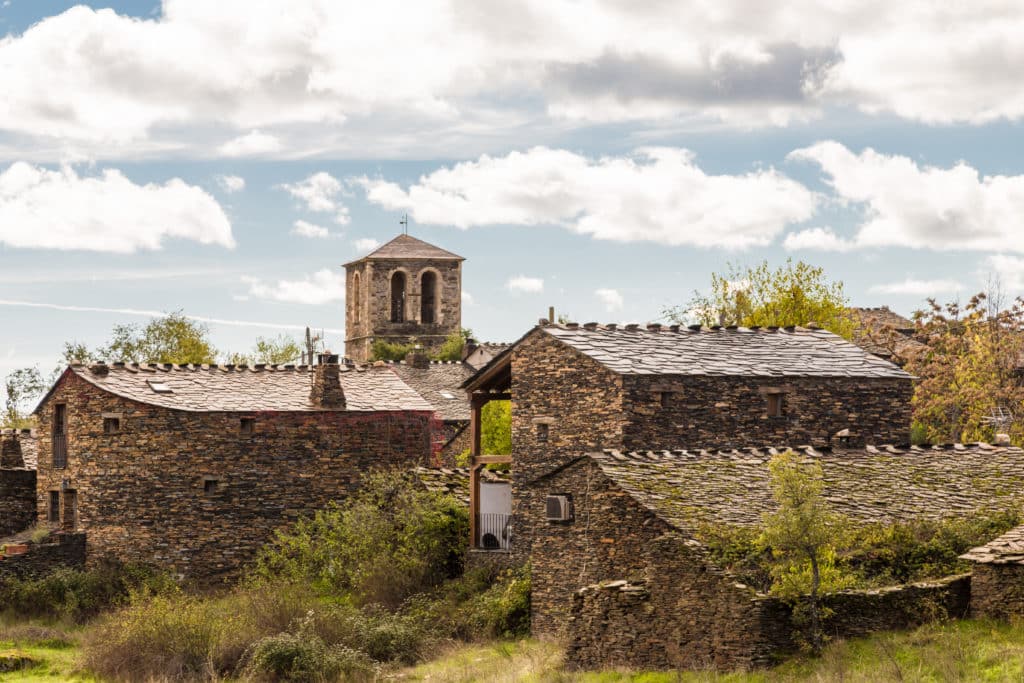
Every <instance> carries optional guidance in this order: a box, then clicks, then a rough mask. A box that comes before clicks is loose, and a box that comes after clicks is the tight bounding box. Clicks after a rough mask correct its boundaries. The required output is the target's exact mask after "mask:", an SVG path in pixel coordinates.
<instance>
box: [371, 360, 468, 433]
mask: <svg viewBox="0 0 1024 683" xmlns="http://www.w3.org/2000/svg"><path fill="white" fill-rule="evenodd" d="M388 367H389V368H391V370H392V371H393V372H394V373H395V374H396V375H398V376H399V378H401V380H402V381H403V382H405V383H406V384H408V385H409V386H410V387H412V389H413V390H414V391H415V392H416V393H418V394H419V395H420V396H422V397H423V400H425V401H426V402H427V403H429V404H430V405H432V406H434V409H435V410H436V411H437V413H438V415H440V416H441V419H442V420H469V418H470V407H469V399H468V398H467V397H466V392H465V390H463V389H460V388H459V387H460V386H461V385H462V383H463V382H465V381H466V380H467V379H469V378H470V377H472V375H473V373H474V372H475V370H473V368H471V367H469V366H468V365H465V364H463V363H458V362H451V363H443V362H436V361H435V362H432V363H431V364H430V365H429V366H427V367H425V368H417V367H413V366H412V365H407V364H405V363H389V364H388ZM449 397H450V398H449Z"/></svg>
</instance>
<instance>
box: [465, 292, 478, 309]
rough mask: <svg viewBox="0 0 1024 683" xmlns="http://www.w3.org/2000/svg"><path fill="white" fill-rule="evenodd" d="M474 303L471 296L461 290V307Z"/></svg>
mask: <svg viewBox="0 0 1024 683" xmlns="http://www.w3.org/2000/svg"><path fill="white" fill-rule="evenodd" d="M475 303H476V301H475V300H474V299H473V295H472V294H470V293H469V292H467V291H466V290H462V305H463V306H472V305H474V304H475Z"/></svg>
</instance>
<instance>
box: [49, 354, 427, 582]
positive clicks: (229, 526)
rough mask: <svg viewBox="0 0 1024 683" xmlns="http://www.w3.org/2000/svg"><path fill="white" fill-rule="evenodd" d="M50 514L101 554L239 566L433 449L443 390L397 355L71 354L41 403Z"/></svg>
mask: <svg viewBox="0 0 1024 683" xmlns="http://www.w3.org/2000/svg"><path fill="white" fill-rule="evenodd" d="M36 415H37V417H38V420H39V436H40V448H39V486H38V498H37V508H38V515H39V519H40V520H41V521H46V520H50V521H51V523H53V524H54V525H55V526H59V527H61V528H63V529H66V530H78V531H82V532H85V533H86V534H87V538H88V541H87V549H88V559H89V562H90V563H94V562H97V561H100V560H101V559H102V558H104V557H108V556H109V557H113V558H116V559H120V560H123V561H141V562H153V563H156V564H158V565H160V566H163V567H166V568H168V569H170V570H172V571H174V572H176V573H177V574H179V575H181V576H184V577H188V578H193V579H196V580H200V581H203V582H210V581H212V580H214V579H216V578H218V577H221V576H230V575H232V574H234V573H235V572H237V570H238V569H239V568H240V567H241V566H242V565H243V564H244V563H246V562H247V561H249V560H250V559H251V558H252V557H253V555H254V553H255V552H256V550H257V549H258V548H259V547H260V546H261V545H262V544H263V543H264V542H265V541H266V540H267V539H268V538H269V537H270V534H271V532H272V531H273V530H275V529H277V528H280V527H283V526H286V525H288V524H290V523H292V522H294V521H295V520H296V519H298V518H299V517H300V516H301V515H304V514H309V513H311V512H313V511H315V510H318V509H320V508H322V507H324V506H325V505H326V504H327V503H328V502H329V501H334V500H339V499H343V498H344V497H345V495H346V493H347V492H349V491H352V490H354V489H355V488H356V487H358V486H359V483H360V481H361V478H362V475H363V473H364V472H366V471H367V470H369V469H371V468H373V467H385V466H404V465H429V464H433V462H434V460H433V447H432V444H431V434H432V424H431V423H432V422H433V421H434V420H435V419H436V418H435V416H434V411H433V408H432V406H430V405H429V404H428V403H426V402H425V401H424V400H423V399H422V398H421V397H420V396H419V395H418V394H416V392H414V391H412V390H411V389H410V388H409V387H408V386H407V385H405V384H404V383H402V382H401V381H400V380H399V379H398V377H397V376H396V375H395V373H394V372H392V371H391V370H390V369H388V368H384V367H378V368H373V367H371V368H361V369H356V368H354V367H348V366H342V365H339V364H338V363H337V357H336V356H333V357H332V356H329V355H328V356H321V363H320V364H318V365H317V366H315V367H307V366H299V367H295V366H284V367H281V366H264V365H255V366H252V367H245V366H238V367H234V366H212V367H211V366H174V365H156V364H150V365H141V366H140V365H125V364H120V363H119V364H114V365H111V366H107V365H98V366H92V367H84V366H72V367H70V368H68V369H67V370H66V371H65V372H64V374H63V375H62V376H61V378H60V380H58V382H57V383H56V384H55V386H54V387H53V388H52V389H51V390H50V393H49V394H48V395H47V396H46V398H45V399H44V400H43V402H42V403H41V404H40V406H39V408H38V409H37V411H36Z"/></svg>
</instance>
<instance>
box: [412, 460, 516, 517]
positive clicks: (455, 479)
mask: <svg viewBox="0 0 1024 683" xmlns="http://www.w3.org/2000/svg"><path fill="white" fill-rule="evenodd" d="M413 476H415V477H416V478H417V479H419V481H420V483H422V484H423V486H424V488H426V489H427V490H428V491H434V492H437V493H447V494H449V495H452V496H454V497H455V498H456V499H458V500H459V501H460V502H461V503H463V504H465V505H466V507H469V468H468V467H417V468H416V469H414V470H413ZM480 478H481V481H485V482H508V481H510V478H511V477H510V476H509V474H508V473H507V472H499V471H494V470H489V469H487V468H486V467H485V468H483V469H482V470H480Z"/></svg>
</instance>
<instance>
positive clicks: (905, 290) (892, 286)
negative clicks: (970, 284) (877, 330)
mask: <svg viewBox="0 0 1024 683" xmlns="http://www.w3.org/2000/svg"><path fill="white" fill-rule="evenodd" d="M961 289H963V285H962V284H960V283H959V282H957V281H956V280H949V279H945V280H918V279H915V278H910V277H908V278H907V279H905V280H903V282H890V283H887V284H880V285H874V286H872V287H871V288H870V289H869V290H868V291H870V292H873V293H875V294H913V295H915V296H934V295H936V294H940V293H944V292H956V291H959V290H961Z"/></svg>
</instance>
